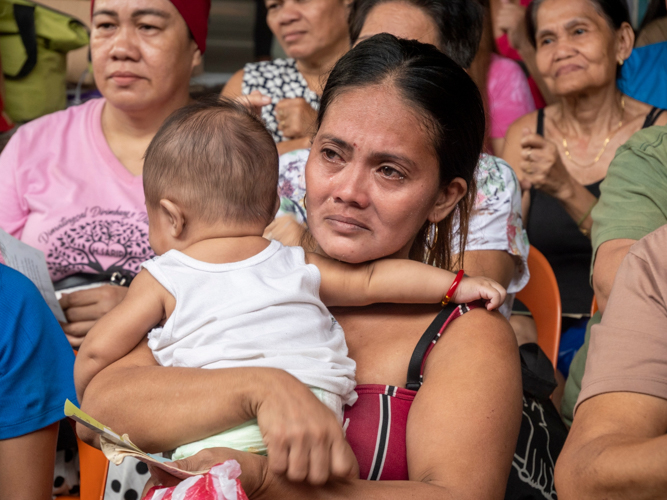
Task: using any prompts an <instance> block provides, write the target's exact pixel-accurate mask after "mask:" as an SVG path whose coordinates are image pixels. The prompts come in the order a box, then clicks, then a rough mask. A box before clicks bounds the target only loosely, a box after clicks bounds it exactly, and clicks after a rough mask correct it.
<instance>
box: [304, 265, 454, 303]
mask: <svg viewBox="0 0 667 500" xmlns="http://www.w3.org/2000/svg"><path fill="white" fill-rule="evenodd" d="M306 260H307V262H308V263H309V264H314V265H316V266H317V268H318V269H319V270H320V275H321V276H322V282H321V285H320V298H321V299H322V302H324V303H325V305H327V306H329V307H333V306H364V305H368V304H377V303H383V302H394V303H401V304H435V303H438V302H440V301H441V300H442V298H443V296H444V294H445V292H446V291H447V289H448V288H449V286H450V285H451V284H452V282H453V281H454V276H455V275H454V273H451V272H449V271H445V270H444V269H438V268H436V267H433V266H428V265H426V264H421V263H419V262H415V261H412V260H408V259H381V260H378V261H375V262H371V263H369V264H346V263H344V262H339V261H336V260H332V259H328V258H326V257H322V256H321V255H317V254H306Z"/></svg>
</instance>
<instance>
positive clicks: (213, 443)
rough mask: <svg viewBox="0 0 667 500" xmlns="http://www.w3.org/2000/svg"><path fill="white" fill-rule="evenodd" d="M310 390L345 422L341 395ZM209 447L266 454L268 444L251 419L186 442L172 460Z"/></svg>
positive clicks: (320, 390)
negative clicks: (211, 434)
mask: <svg viewBox="0 0 667 500" xmlns="http://www.w3.org/2000/svg"><path fill="white" fill-rule="evenodd" d="M310 390H311V391H312V392H313V394H315V396H317V399H319V400H320V401H322V403H324V404H325V405H326V406H327V407H328V408H329V409H330V410H331V411H333V412H334V414H335V415H336V418H337V419H338V423H340V424H341V425H342V424H343V401H342V399H341V397H340V396H338V395H337V394H333V393H332V392H329V391H325V390H324V389H318V388H316V387H311V388H310ZM207 448H232V449H234V450H240V451H247V452H249V453H256V454H258V455H266V445H265V444H264V441H263V440H262V433H261V432H260V430H259V426H258V425H257V419H253V420H250V421H248V422H246V423H244V424H241V425H239V426H237V427H234V428H232V429H229V430H226V431H224V432H221V433H220V434H215V435H214V436H210V437H207V438H206V439H202V440H200V441H195V442H194V443H188V444H184V445H183V446H179V447H178V448H176V450H174V453H173V455H172V456H171V459H172V460H181V459H183V458H187V457H191V456H192V455H194V454H196V453H198V452H200V451H201V450H205V449H207Z"/></svg>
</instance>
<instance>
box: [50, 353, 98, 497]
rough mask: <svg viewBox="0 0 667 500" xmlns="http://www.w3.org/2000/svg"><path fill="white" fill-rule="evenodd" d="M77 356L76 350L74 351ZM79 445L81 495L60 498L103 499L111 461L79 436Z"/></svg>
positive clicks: (77, 439) (77, 442)
mask: <svg viewBox="0 0 667 500" xmlns="http://www.w3.org/2000/svg"><path fill="white" fill-rule="evenodd" d="M74 355H75V356H76V351H74ZM76 444H77V446H78V447H79V471H80V483H81V484H80V486H79V493H80V496H72V495H63V496H58V497H56V499H58V500H103V499H104V489H105V488H106V483H107V471H108V470H109V461H108V460H107V457H105V456H104V453H102V452H101V451H100V450H98V449H97V448H93V447H92V446H89V445H87V444H86V443H84V442H83V441H81V439H79V436H77V437H76Z"/></svg>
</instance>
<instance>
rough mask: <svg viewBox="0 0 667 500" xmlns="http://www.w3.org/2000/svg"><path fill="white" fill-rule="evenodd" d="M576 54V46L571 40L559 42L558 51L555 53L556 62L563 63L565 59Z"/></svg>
mask: <svg viewBox="0 0 667 500" xmlns="http://www.w3.org/2000/svg"><path fill="white" fill-rule="evenodd" d="M575 52H576V49H575V48H574V44H573V43H572V42H571V41H570V40H568V39H563V40H559V41H558V44H557V45H556V50H555V51H554V60H555V61H562V60H563V59H567V58H569V57H572V56H573V55H574V54H575Z"/></svg>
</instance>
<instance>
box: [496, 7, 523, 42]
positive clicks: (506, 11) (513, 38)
mask: <svg viewBox="0 0 667 500" xmlns="http://www.w3.org/2000/svg"><path fill="white" fill-rule="evenodd" d="M497 25H498V28H499V29H501V30H502V31H504V32H505V33H507V38H508V39H509V42H510V45H511V46H512V48H514V49H516V50H519V48H521V47H522V46H524V45H525V44H526V43H527V42H528V33H527V31H526V8H525V7H523V6H522V5H521V4H519V3H518V0H502V6H501V8H500V10H499V11H498V18H497Z"/></svg>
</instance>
